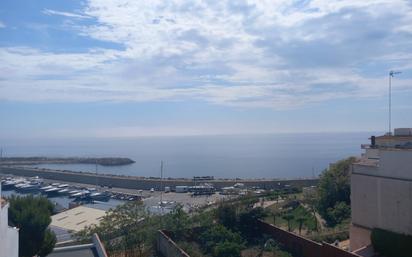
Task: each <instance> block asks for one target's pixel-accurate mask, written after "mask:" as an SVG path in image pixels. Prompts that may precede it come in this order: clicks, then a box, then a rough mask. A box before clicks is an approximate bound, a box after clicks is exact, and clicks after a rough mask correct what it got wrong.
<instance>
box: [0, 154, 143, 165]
mask: <svg viewBox="0 0 412 257" xmlns="http://www.w3.org/2000/svg"><path fill="white" fill-rule="evenodd" d="M134 162H135V161H133V160H132V159H129V158H120V157H104V158H90V157H66V158H62V157H37V156H36V157H6V158H2V159H1V161H0V164H1V165H38V164H78V163H80V164H99V165H102V166H120V165H128V164H132V163H134Z"/></svg>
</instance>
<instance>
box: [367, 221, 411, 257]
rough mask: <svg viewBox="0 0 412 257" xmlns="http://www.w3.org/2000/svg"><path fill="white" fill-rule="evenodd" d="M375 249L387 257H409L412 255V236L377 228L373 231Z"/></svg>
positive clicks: (372, 237)
mask: <svg viewBox="0 0 412 257" xmlns="http://www.w3.org/2000/svg"><path fill="white" fill-rule="evenodd" d="M371 241H372V245H373V248H374V249H375V251H377V252H378V253H379V254H380V255H383V256H386V257H408V256H411V253H412V236H410V235H403V234H398V233H395V232H391V231H387V230H383V229H378V228H375V229H373V230H372V235H371Z"/></svg>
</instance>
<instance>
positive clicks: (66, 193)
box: [58, 188, 70, 195]
mask: <svg viewBox="0 0 412 257" xmlns="http://www.w3.org/2000/svg"><path fill="white" fill-rule="evenodd" d="M69 192H70V190H69V189H67V188H64V189H61V188H60V190H59V191H58V193H59V194H60V195H68V194H69Z"/></svg>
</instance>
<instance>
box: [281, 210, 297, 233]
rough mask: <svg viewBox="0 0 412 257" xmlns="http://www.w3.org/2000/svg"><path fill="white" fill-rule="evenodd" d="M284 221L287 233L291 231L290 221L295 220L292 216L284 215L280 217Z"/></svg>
mask: <svg viewBox="0 0 412 257" xmlns="http://www.w3.org/2000/svg"><path fill="white" fill-rule="evenodd" d="M282 218H283V219H284V220H286V221H287V222H288V231H292V224H291V221H292V220H293V219H294V218H295V217H294V216H293V215H292V214H289V213H288V214H285V215H283V216H282Z"/></svg>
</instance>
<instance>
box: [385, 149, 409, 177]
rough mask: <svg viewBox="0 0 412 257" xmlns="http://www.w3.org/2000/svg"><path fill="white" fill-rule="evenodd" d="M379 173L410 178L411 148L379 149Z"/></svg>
mask: <svg viewBox="0 0 412 257" xmlns="http://www.w3.org/2000/svg"><path fill="white" fill-rule="evenodd" d="M379 175H381V176H388V177H394V178H404V179H412V150H397V149H393V150H389V149H388V150H381V151H380V161H379Z"/></svg>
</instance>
